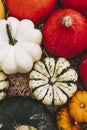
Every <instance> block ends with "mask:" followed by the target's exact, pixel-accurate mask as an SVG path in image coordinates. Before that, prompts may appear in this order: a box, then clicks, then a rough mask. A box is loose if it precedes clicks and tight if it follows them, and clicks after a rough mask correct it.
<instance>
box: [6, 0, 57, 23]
mask: <svg viewBox="0 0 87 130" xmlns="http://www.w3.org/2000/svg"><path fill="white" fill-rule="evenodd" d="M56 4H57V0H43V1H42V0H31V1H30V0H25V1H21V0H6V5H7V8H8V11H9V13H10V15H11V16H13V17H16V18H18V19H20V20H22V19H29V20H31V21H33V22H34V23H35V24H39V23H40V22H42V21H43V20H45V19H46V18H47V17H48V16H49V15H50V14H52V12H53V11H54V9H55V6H56Z"/></svg>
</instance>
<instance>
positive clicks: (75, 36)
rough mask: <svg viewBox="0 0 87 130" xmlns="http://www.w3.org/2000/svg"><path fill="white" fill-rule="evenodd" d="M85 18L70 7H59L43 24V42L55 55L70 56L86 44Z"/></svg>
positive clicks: (86, 29) (81, 49) (73, 55)
mask: <svg viewBox="0 0 87 130" xmlns="http://www.w3.org/2000/svg"><path fill="white" fill-rule="evenodd" d="M86 35H87V20H86V18H85V17H84V16H83V15H82V14H80V13H79V12H77V11H75V10H72V9H61V10H58V11H56V12H55V13H54V14H52V15H51V16H50V17H49V18H48V20H47V21H46V23H45V24H44V26H43V44H44V47H45V48H46V49H47V51H48V52H49V53H51V54H53V55H56V56H63V57H67V58H72V57H76V56H78V55H80V54H81V53H82V52H83V51H84V50H85V49H86V46H87V36H86Z"/></svg>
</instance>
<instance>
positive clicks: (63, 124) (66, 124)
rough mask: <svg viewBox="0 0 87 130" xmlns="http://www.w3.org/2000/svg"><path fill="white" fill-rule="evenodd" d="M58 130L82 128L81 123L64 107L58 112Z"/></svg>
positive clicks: (78, 129)
mask: <svg viewBox="0 0 87 130" xmlns="http://www.w3.org/2000/svg"><path fill="white" fill-rule="evenodd" d="M56 119H57V128H58V130H80V124H79V123H77V122H76V121H75V120H73V119H72V118H71V116H70V114H69V111H68V109H67V108H63V109H61V110H60V112H58V113H57V118H56Z"/></svg>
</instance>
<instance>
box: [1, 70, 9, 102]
mask: <svg viewBox="0 0 87 130" xmlns="http://www.w3.org/2000/svg"><path fill="white" fill-rule="evenodd" d="M8 89H9V81H8V79H7V75H5V73H3V72H2V71H0V100H2V99H4V98H5V97H6V95H7V90H8Z"/></svg>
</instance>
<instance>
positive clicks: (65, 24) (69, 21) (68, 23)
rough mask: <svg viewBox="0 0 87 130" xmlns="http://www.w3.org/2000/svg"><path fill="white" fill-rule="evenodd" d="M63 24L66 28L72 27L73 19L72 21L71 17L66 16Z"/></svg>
mask: <svg viewBox="0 0 87 130" xmlns="http://www.w3.org/2000/svg"><path fill="white" fill-rule="evenodd" d="M62 24H63V25H64V26H66V27H70V26H72V19H71V17H70V16H65V17H63V19H62Z"/></svg>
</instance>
